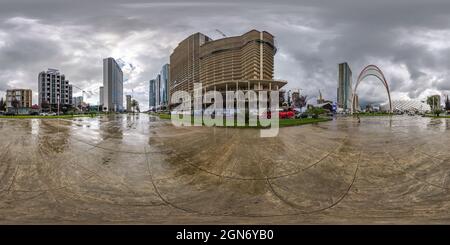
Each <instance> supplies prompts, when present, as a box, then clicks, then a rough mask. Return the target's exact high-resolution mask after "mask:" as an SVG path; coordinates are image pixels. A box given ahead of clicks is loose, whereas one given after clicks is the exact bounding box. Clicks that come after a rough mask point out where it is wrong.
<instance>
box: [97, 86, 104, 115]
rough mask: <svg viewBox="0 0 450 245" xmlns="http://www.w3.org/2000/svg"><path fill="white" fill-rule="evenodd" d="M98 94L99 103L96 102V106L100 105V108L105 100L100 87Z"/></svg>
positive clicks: (102, 89)
mask: <svg viewBox="0 0 450 245" xmlns="http://www.w3.org/2000/svg"><path fill="white" fill-rule="evenodd" d="M99 90H100V92H99V97H100V98H99V101H98V105H101V106H103V104H104V103H105V102H104V100H105V89H104V88H103V86H102V87H100V89H99ZM102 110H103V109H102Z"/></svg>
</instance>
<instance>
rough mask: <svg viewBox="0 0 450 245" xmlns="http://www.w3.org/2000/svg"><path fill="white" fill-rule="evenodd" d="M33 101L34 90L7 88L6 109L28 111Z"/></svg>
mask: <svg viewBox="0 0 450 245" xmlns="http://www.w3.org/2000/svg"><path fill="white" fill-rule="evenodd" d="M32 103H33V92H32V91H31V89H8V90H6V110H8V111H13V112H18V113H20V112H24V113H26V112H27V111H28V110H29V109H30V108H31V107H32Z"/></svg>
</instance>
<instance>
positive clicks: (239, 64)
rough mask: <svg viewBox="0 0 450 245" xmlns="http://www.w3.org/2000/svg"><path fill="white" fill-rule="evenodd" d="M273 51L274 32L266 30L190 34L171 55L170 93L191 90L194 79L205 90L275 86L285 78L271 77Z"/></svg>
mask: <svg viewBox="0 0 450 245" xmlns="http://www.w3.org/2000/svg"><path fill="white" fill-rule="evenodd" d="M276 51H277V49H276V46H275V41H274V36H273V35H272V34H270V33H269V32H266V31H257V30H251V31H249V32H247V33H245V34H243V35H241V36H234V37H226V38H222V39H218V40H212V39H210V38H208V37H207V36H205V35H203V34H201V33H196V34H193V35H191V36H190V37H188V38H186V39H185V40H184V41H182V42H181V43H180V44H179V45H178V47H177V48H175V50H174V52H173V53H172V55H171V56H170V85H169V88H170V91H169V93H170V94H173V93H174V92H175V91H178V90H183V91H187V92H190V93H192V92H193V83H201V84H202V87H203V89H204V91H209V90H216V91H222V92H224V91H235V90H237V89H239V90H244V91H245V90H250V89H251V90H278V89H280V88H281V87H283V86H284V85H286V83H287V82H286V81H282V80H274V78H273V76H274V56H275V53H276Z"/></svg>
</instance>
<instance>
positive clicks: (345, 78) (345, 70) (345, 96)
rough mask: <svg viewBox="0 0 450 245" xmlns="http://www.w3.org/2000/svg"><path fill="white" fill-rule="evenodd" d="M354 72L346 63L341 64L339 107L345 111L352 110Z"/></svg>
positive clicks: (338, 94) (338, 91) (338, 90)
mask: <svg viewBox="0 0 450 245" xmlns="http://www.w3.org/2000/svg"><path fill="white" fill-rule="evenodd" d="M352 94H353V92H352V70H351V69H350V66H349V65H348V64H347V63H346V62H345V63H341V64H339V77H338V89H337V105H338V107H339V108H342V109H344V110H350V109H351V104H352Z"/></svg>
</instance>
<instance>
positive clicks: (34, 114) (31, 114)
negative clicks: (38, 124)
mask: <svg viewBox="0 0 450 245" xmlns="http://www.w3.org/2000/svg"><path fill="white" fill-rule="evenodd" d="M28 115H30V116H37V115H39V112H37V111H32V112H30V113H28Z"/></svg>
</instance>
